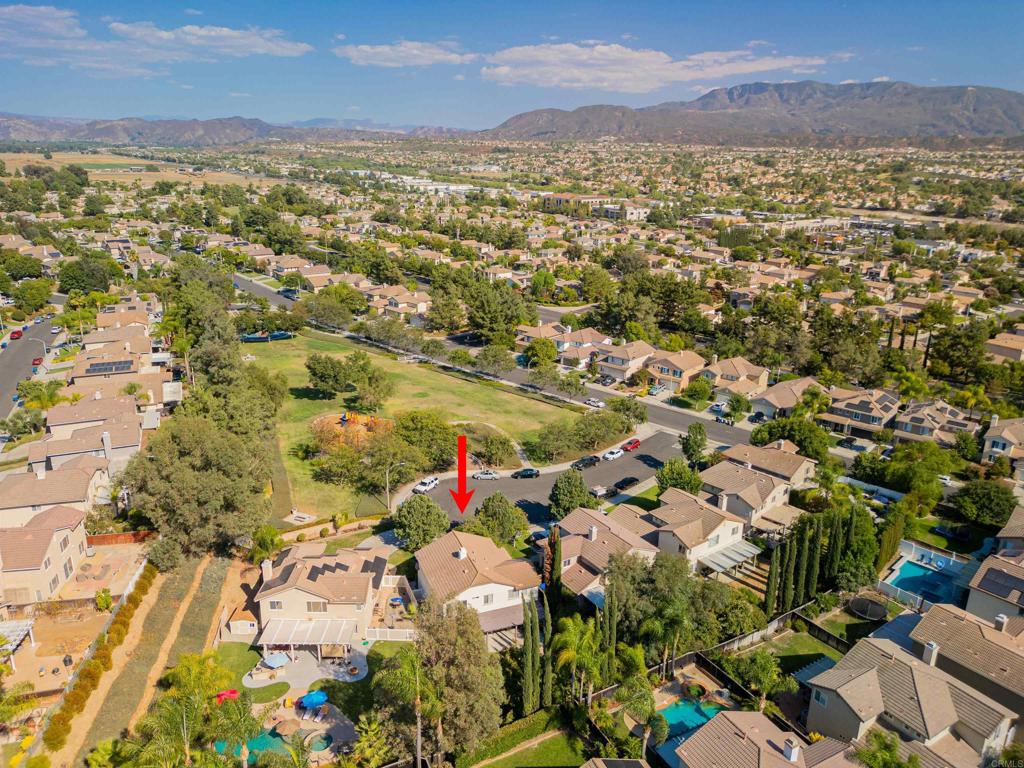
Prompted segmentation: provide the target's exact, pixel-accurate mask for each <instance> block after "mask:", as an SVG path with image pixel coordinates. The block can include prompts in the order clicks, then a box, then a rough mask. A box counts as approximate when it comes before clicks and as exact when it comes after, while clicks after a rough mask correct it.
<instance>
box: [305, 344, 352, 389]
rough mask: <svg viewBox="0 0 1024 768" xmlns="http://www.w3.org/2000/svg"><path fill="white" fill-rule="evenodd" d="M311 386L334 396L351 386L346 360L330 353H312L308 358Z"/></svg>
mask: <svg viewBox="0 0 1024 768" xmlns="http://www.w3.org/2000/svg"><path fill="white" fill-rule="evenodd" d="M306 371H307V373H309V386H310V387H312V388H313V389H317V390H320V391H321V392H324V393H325V394H328V395H331V396H334V395H336V394H338V393H339V392H344V391H345V390H346V389H347V388H348V386H349V380H348V375H347V374H348V371H347V369H346V366H345V363H344V361H342V360H340V359H339V358H337V357H332V356H330V355H321V354H312V355H310V356H309V357H307V358H306Z"/></svg>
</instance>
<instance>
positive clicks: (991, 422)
mask: <svg viewBox="0 0 1024 768" xmlns="http://www.w3.org/2000/svg"><path fill="white" fill-rule="evenodd" d="M998 423H999V416H998V415H996V414H994V413H993V414H992V418H991V419H989V421H988V426H989V429H991V428H992V427H994V426H995V425H996V424H998Z"/></svg>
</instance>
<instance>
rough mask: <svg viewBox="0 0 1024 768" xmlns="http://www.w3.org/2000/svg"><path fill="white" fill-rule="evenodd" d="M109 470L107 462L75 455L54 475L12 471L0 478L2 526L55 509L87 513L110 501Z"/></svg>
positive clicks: (19, 523) (0, 515)
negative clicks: (60, 507) (95, 506)
mask: <svg viewBox="0 0 1024 768" xmlns="http://www.w3.org/2000/svg"><path fill="white" fill-rule="evenodd" d="M107 467H108V463H107V460H106V459H102V458H97V457H95V456H76V457H75V458H73V459H71V460H70V461H68V462H66V463H65V464H64V465H63V466H62V467H61V468H60V469H57V470H54V471H52V472H50V471H48V470H46V469H39V470H37V471H35V472H12V473H10V474H8V475H7V476H6V477H3V478H0V526H3V527H5V528H15V527H18V526H21V525H25V524H27V523H28V522H29V521H30V520H31V519H32V518H33V517H35V516H36V515H37V514H39V513H40V512H43V511H45V510H47V509H49V508H50V507H56V506H67V507H73V508H74V509H77V510H79V511H80V512H88V511H89V510H90V509H91V508H92V505H93V504H94V503H96V502H100V501H106V500H107V498H108V495H109V492H110V477H109V475H108V471H107Z"/></svg>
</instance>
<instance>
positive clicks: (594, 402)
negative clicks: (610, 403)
mask: <svg viewBox="0 0 1024 768" xmlns="http://www.w3.org/2000/svg"><path fill="white" fill-rule="evenodd" d="M583 404H584V405H589V406H590V407H591V408H604V406H605V402H604V400H598V399H597V398H596V397H588V398H587V399H586V400H584V401H583Z"/></svg>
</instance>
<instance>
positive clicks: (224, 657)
mask: <svg viewBox="0 0 1024 768" xmlns="http://www.w3.org/2000/svg"><path fill="white" fill-rule="evenodd" d="M217 658H218V659H219V660H220V663H221V664H223V665H224V666H225V667H227V668H228V669H230V670H231V673H232V674H233V675H234V676H235V681H234V684H233V685H232V687H233V688H235V689H237V690H242V678H243V677H245V673H246V672H248V671H249V670H250V669H252V668H253V667H255V666H256V663H257V662H258V661H259V660H260V654H259V651H257V650H256V649H255V648H253V647H252V646H249V645H246V644H245V643H221V644H220V645H219V646H218V647H217ZM246 690H248V691H250V693H252V700H253V702H254V703H256V704H269V703H270V702H272V701H276V700H277V699H279V698H281V697H282V696H284V695H285V694H286V693H288V683H285V682H280V683H272V684H271V685H268V686H266V687H264V688H247V689H246Z"/></svg>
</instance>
